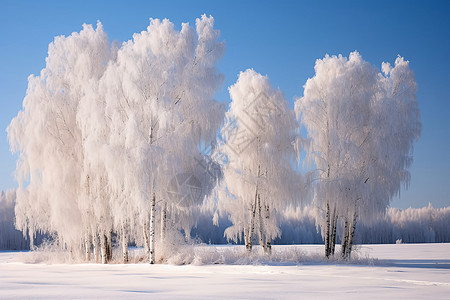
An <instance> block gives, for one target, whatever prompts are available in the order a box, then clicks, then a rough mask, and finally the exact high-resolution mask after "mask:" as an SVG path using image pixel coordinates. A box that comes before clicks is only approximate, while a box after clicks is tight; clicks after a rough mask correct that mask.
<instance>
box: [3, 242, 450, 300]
mask: <svg viewBox="0 0 450 300" xmlns="http://www.w3.org/2000/svg"><path fill="white" fill-rule="evenodd" d="M229 248H231V247H218V251H219V252H220V251H225V250H224V249H229ZM233 248H236V249H237V251H241V249H240V248H239V246H235V247H234V246H233ZM236 249H235V250H236ZM292 250H295V251H294V252H296V253H299V251H300V252H301V253H302V255H303V256H304V259H301V262H300V263H282V262H277V263H267V262H264V261H256V262H255V261H253V262H251V263H249V264H247V265H237V264H213V265H181V266H180V265H162V264H157V265H148V264H144V263H140V264H128V265H122V264H110V265H97V264H45V263H39V264H27V263H22V262H19V260H21V259H22V257H23V256H24V254H23V253H20V252H1V253H0V298H1V299H11V298H19V299H20V298H41V299H50V298H70V299H76V298H131V299H134V298H152V299H173V298H185V299H217V298H221V299H249V298H250V299H251V298H258V299H261V298H265V299H301V298H302V299H330V298H333V299H383V298H386V299H450V244H400V245H364V246H358V247H357V255H356V256H357V257H358V258H357V259H355V260H354V261H353V262H352V263H343V262H339V261H336V262H331V263H330V262H325V261H323V260H322V259H320V258H319V257H320V255H322V251H323V246H322V245H302V246H274V251H275V252H280V251H291V252H292ZM354 257H355V256H354Z"/></svg>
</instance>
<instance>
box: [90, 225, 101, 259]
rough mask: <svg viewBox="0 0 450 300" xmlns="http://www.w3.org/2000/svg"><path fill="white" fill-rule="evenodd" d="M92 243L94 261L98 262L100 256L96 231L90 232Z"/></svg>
mask: <svg viewBox="0 0 450 300" xmlns="http://www.w3.org/2000/svg"><path fill="white" fill-rule="evenodd" d="M92 245H93V246H94V256H95V263H96V264H98V263H99V261H100V257H99V245H98V235H97V233H96V232H93V234H92Z"/></svg>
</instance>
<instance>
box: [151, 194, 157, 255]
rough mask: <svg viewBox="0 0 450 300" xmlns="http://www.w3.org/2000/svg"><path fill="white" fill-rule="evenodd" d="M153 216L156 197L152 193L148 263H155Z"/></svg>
mask: <svg viewBox="0 0 450 300" xmlns="http://www.w3.org/2000/svg"><path fill="white" fill-rule="evenodd" d="M155 215H156V195H155V193H153V197H152V202H151V206H150V263H151V264H154V263H155Z"/></svg>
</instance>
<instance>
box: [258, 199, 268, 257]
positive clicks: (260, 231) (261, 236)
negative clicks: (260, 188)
mask: <svg viewBox="0 0 450 300" xmlns="http://www.w3.org/2000/svg"><path fill="white" fill-rule="evenodd" d="M258 216H259V218H258V219H259V228H258V235H259V245H260V246H261V249H262V251H263V252H264V253H266V247H265V243H264V228H263V216H262V208H261V196H260V195H258Z"/></svg>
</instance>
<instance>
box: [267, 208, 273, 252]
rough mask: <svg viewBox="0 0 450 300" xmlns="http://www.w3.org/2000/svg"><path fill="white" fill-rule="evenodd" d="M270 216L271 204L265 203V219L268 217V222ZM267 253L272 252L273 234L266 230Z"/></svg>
mask: <svg viewBox="0 0 450 300" xmlns="http://www.w3.org/2000/svg"><path fill="white" fill-rule="evenodd" d="M269 218H270V207H269V205H265V219H266V223H268V222H269ZM265 250H266V253H267V254H269V255H270V254H272V236H271V235H269V234H268V233H267V232H266V248H265Z"/></svg>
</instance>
